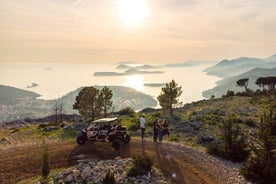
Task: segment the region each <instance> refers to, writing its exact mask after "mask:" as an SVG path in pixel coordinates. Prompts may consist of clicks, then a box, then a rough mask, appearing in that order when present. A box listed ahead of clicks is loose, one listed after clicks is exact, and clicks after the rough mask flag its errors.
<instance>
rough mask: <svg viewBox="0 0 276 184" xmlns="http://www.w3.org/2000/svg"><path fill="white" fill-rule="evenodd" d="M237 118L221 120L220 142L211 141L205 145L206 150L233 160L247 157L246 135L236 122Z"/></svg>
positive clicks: (237, 160) (239, 160) (236, 160)
mask: <svg viewBox="0 0 276 184" xmlns="http://www.w3.org/2000/svg"><path fill="white" fill-rule="evenodd" d="M237 121H238V119H237V118H229V119H227V120H222V124H221V126H220V139H221V143H215V142H212V143H210V144H209V145H208V146H207V152H208V153H210V154H213V155H217V156H220V157H223V158H225V159H229V160H232V161H235V162H241V161H244V160H246V159H247V157H248V155H249V151H248V149H247V144H246V136H245V134H244V133H242V132H241V129H240V127H239V126H238V124H237Z"/></svg>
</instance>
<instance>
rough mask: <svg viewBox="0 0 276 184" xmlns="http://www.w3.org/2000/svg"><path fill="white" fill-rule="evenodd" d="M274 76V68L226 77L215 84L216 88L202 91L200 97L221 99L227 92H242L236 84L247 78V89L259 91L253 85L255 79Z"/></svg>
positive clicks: (275, 70) (259, 69)
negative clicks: (213, 96)
mask: <svg viewBox="0 0 276 184" xmlns="http://www.w3.org/2000/svg"><path fill="white" fill-rule="evenodd" d="M275 75H276V67H274V68H272V69H265V68H255V69H252V70H250V71H248V72H245V73H243V74H240V75H237V76H233V77H228V78H225V79H222V80H220V81H218V82H216V84H217V86H216V87H214V88H212V89H209V90H206V91H204V92H203V93H202V95H203V96H204V97H205V98H210V97H211V96H212V95H215V97H221V96H222V95H224V94H226V92H227V91H228V90H232V91H235V92H239V91H240V92H241V91H244V88H241V87H237V86H236V82H237V81H238V80H239V79H242V78H249V80H248V88H249V89H253V90H256V89H259V87H258V86H257V85H256V84H255V81H256V79H257V78H259V77H267V76H275Z"/></svg>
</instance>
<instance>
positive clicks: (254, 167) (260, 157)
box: [241, 110, 276, 183]
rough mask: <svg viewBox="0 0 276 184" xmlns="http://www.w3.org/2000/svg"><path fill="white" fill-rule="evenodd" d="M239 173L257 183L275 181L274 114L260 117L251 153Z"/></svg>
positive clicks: (275, 136)
mask: <svg viewBox="0 0 276 184" xmlns="http://www.w3.org/2000/svg"><path fill="white" fill-rule="evenodd" d="M241 173H242V174H243V175H244V176H245V177H246V178H248V179H255V180H257V181H258V183H273V181H276V175H275V173H276V113H275V112H274V113H273V112H272V110H271V111H270V113H269V114H268V115H267V114H264V115H263V116H262V117H261V122H260V128H259V132H258V137H257V140H256V141H255V143H254V144H252V152H251V155H250V157H249V159H248V160H247V162H246V163H245V164H244V165H243V167H242V168H241Z"/></svg>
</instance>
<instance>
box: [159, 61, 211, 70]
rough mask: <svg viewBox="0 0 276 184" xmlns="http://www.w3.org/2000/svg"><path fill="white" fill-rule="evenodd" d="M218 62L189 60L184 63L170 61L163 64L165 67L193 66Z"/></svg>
mask: <svg viewBox="0 0 276 184" xmlns="http://www.w3.org/2000/svg"><path fill="white" fill-rule="evenodd" d="M214 63H216V62H213V61H187V62H183V63H169V64H166V65H163V67H171V68H174V67H192V66H199V65H210V64H214Z"/></svg>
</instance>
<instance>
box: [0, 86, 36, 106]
mask: <svg viewBox="0 0 276 184" xmlns="http://www.w3.org/2000/svg"><path fill="white" fill-rule="evenodd" d="M37 97H40V95H39V94H37V93H35V92H31V91H27V90H23V89H18V88H14V87H10V86H4V85H1V84H0V104H6V105H15V104H17V102H18V101H20V100H21V99H36V98H37Z"/></svg>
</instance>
